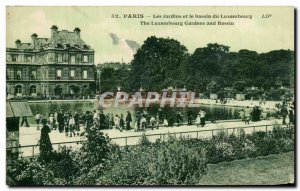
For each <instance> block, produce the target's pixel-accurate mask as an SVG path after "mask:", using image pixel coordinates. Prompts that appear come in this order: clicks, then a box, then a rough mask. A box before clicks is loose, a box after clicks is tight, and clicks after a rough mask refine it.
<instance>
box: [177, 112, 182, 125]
mask: <svg viewBox="0 0 300 191" xmlns="http://www.w3.org/2000/svg"><path fill="white" fill-rule="evenodd" d="M176 119H177V127H179V126H180V125H181V120H182V115H181V112H180V111H178V112H177V116H176Z"/></svg>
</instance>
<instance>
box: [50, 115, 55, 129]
mask: <svg viewBox="0 0 300 191" xmlns="http://www.w3.org/2000/svg"><path fill="white" fill-rule="evenodd" d="M49 127H50V129H51V131H52V130H53V127H54V115H53V114H52V113H51V114H50V117H49Z"/></svg>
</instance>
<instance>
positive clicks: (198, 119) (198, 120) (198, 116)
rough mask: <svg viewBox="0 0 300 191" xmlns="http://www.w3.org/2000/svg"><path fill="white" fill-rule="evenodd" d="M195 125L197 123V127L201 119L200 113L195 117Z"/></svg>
mask: <svg viewBox="0 0 300 191" xmlns="http://www.w3.org/2000/svg"><path fill="white" fill-rule="evenodd" d="M195 123H196V125H197V127H198V126H199V125H200V123H201V120H200V114H198V115H197V118H196V122H195Z"/></svg>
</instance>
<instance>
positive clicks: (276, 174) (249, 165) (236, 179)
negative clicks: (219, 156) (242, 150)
mask: <svg viewBox="0 0 300 191" xmlns="http://www.w3.org/2000/svg"><path fill="white" fill-rule="evenodd" d="M287 183H294V152H288V153H283V154H278V155H270V156H266V157H257V158H251V159H243V160H236V161H231V162H222V163H219V164H211V165H209V166H208V173H207V175H205V176H203V177H202V178H201V180H200V183H199V184H200V185H276V184H287Z"/></svg>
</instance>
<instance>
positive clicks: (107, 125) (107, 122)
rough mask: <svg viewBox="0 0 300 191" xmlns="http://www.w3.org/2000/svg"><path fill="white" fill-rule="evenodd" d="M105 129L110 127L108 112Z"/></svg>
mask: <svg viewBox="0 0 300 191" xmlns="http://www.w3.org/2000/svg"><path fill="white" fill-rule="evenodd" d="M105 129H110V114H109V113H107V114H106V116H105Z"/></svg>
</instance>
